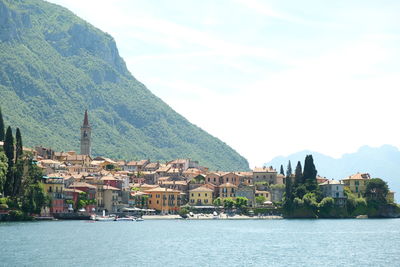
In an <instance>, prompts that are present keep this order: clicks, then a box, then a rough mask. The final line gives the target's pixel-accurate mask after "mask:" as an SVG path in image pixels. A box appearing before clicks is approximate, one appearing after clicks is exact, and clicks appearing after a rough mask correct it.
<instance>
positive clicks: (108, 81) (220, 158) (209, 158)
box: [0, 0, 248, 170]
mask: <svg viewBox="0 0 400 267" xmlns="http://www.w3.org/2000/svg"><path fill="white" fill-rule="evenodd" d="M138 68H140V66H138ZM0 95H1V97H0V106H1V108H2V112H3V115H4V119H5V124H6V125H9V124H12V125H13V126H15V127H19V128H21V130H22V132H23V133H24V136H25V144H24V145H28V146H29V145H30V146H33V145H39V144H40V145H43V146H48V147H52V148H53V149H56V150H64V151H66V150H77V151H79V150H78V149H79V137H80V136H79V134H80V126H81V124H82V120H83V114H84V110H85V109H86V108H87V109H88V110H89V119H90V123H91V125H92V129H93V134H92V137H93V149H92V151H93V154H95V155H107V156H109V157H113V158H126V159H140V158H150V159H151V160H169V159H173V158H177V157H179V158H181V157H189V158H192V159H194V160H199V161H200V163H201V164H203V165H208V166H210V167H211V168H212V169H219V170H228V169H229V170H245V169H248V162H247V161H246V159H245V158H243V157H242V156H241V155H239V154H238V153H237V152H236V151H234V150H233V149H232V148H230V147H229V146H228V145H226V144H225V143H223V142H222V141H220V140H218V139H217V138H215V137H213V136H211V135H209V134H208V133H206V132H205V131H203V130H202V129H200V128H199V127H197V126H195V125H193V124H191V123H190V122H189V121H187V120H186V119H185V118H184V117H182V116H181V115H179V114H178V113H176V112H175V111H174V110H172V109H171V108H170V107H169V106H168V105H166V104H165V103H164V102H163V101H162V100H161V99H159V98H158V97H156V96H155V95H153V94H152V93H151V92H150V91H149V90H148V89H147V88H146V87H145V86H144V85H143V84H142V83H140V82H139V81H137V80H136V79H135V78H134V77H133V76H132V75H131V74H130V73H129V71H128V70H127V68H126V66H125V62H124V60H123V59H122V58H121V57H120V56H119V54H118V50H117V47H116V44H115V42H114V40H113V38H112V37H111V36H110V35H108V34H106V33H104V32H102V31H100V30H99V29H96V28H95V27H93V26H91V25H90V24H88V23H86V22H85V21H83V20H81V19H80V18H78V17H77V16H75V15H74V14H73V13H71V12H70V11H68V10H67V9H65V8H63V7H60V6H58V5H54V4H50V3H47V2H44V1H41V0H0Z"/></svg>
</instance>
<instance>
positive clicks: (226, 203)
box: [224, 198, 235, 209]
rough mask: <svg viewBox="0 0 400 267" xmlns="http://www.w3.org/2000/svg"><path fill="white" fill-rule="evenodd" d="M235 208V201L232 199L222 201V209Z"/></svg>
mask: <svg viewBox="0 0 400 267" xmlns="http://www.w3.org/2000/svg"><path fill="white" fill-rule="evenodd" d="M233 206H235V201H234V200H233V199H232V198H225V199H224V208H227V209H232V208H233Z"/></svg>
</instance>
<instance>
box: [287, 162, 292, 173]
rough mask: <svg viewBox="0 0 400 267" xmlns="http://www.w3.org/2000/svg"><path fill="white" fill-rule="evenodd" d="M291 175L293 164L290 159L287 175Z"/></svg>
mask: <svg viewBox="0 0 400 267" xmlns="http://www.w3.org/2000/svg"><path fill="white" fill-rule="evenodd" d="M291 175H292V164H291V163H290V160H289V162H288V165H287V169H286V177H290V176H291Z"/></svg>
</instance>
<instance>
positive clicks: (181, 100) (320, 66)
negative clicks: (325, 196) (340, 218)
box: [51, 0, 400, 167]
mask: <svg viewBox="0 0 400 267" xmlns="http://www.w3.org/2000/svg"><path fill="white" fill-rule="evenodd" d="M51 2H54V3H58V4H60V5H63V6H65V7H67V8H68V9H70V10H71V11H73V12H74V13H75V14H77V15H78V16H80V17H82V18H83V19H85V20H87V21H88V22H90V23H91V24H93V25H94V26H96V27H98V28H100V29H101V30H103V31H106V32H108V33H109V34H111V35H112V36H113V37H114V38H115V40H116V42H117V46H118V48H119V51H120V54H121V56H122V57H123V58H124V59H125V61H126V63H127V66H128V68H129V70H130V71H131V72H132V74H133V75H134V76H135V77H136V78H137V79H138V80H140V81H141V82H143V83H144V84H145V85H146V86H147V87H148V88H149V89H150V90H151V91H152V92H153V93H154V94H156V95H157V96H159V97H160V98H162V99H163V100H164V101H165V102H166V103H168V104H169V105H170V106H171V107H172V108H174V109H175V110H176V111H178V112H179V113H181V114H182V115H183V116H185V117H186V118H188V119H189V120H190V121H191V122H192V123H194V124H196V125H198V126H200V127H201V128H203V129H204V130H206V131H208V132H209V133H211V134H212V135H214V136H216V137H218V138H220V139H221V140H223V141H224V142H226V143H227V144H229V145H230V146H232V147H233V148H234V149H236V150H237V151H238V152H239V153H240V154H242V155H243V156H244V157H246V158H247V159H248V160H249V162H250V167H254V166H255V165H258V166H259V165H262V164H263V163H264V162H267V161H269V160H270V159H272V158H273V157H275V156H278V155H287V154H290V153H294V152H297V151H299V150H304V149H310V150H315V151H318V152H321V153H325V154H327V155H331V156H335V157H338V156H340V155H342V154H343V153H346V152H353V151H355V150H357V148H358V147H360V146H362V145H370V146H378V145H381V144H392V145H396V146H397V147H400V106H399V97H398V95H399V94H398V90H399V85H400V75H399V73H400V28H399V27H398V25H399V24H400V17H399V16H398V14H400V1H397V0H393V1H367V0H360V1H347V0H344V1H320V0H304V1H295V0H293V1H279V0H276V1H274V0H273V1H261V0H260V1H259V0H231V1H225V0H221V1H214V0H204V1H195V0H193V1H189V0H176V1H175V0H164V1H160V0H157V1H155V0H154V1H150V0H140V1H133V0H119V1H109V0H85V1H81V0H51Z"/></svg>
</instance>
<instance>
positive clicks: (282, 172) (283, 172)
mask: <svg viewBox="0 0 400 267" xmlns="http://www.w3.org/2000/svg"><path fill="white" fill-rule="evenodd" d="M279 173H280V174H282V175H285V171H284V170H283V165H282V164H281V171H280V172H279Z"/></svg>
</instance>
